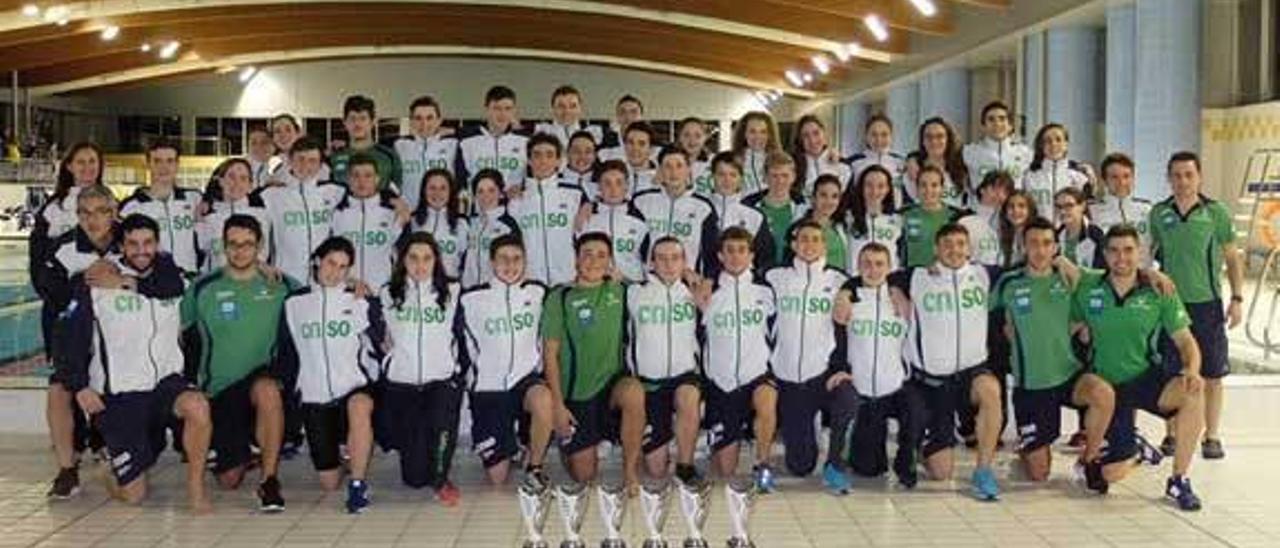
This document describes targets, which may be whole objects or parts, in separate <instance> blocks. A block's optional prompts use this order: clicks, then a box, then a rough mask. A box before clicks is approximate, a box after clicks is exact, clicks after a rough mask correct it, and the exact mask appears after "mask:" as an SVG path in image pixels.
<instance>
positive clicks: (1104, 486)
mask: <svg viewBox="0 0 1280 548" xmlns="http://www.w3.org/2000/svg"><path fill="white" fill-rule="evenodd" d="M1084 486H1085V487H1087V488H1088V489H1089V490H1090V491H1093V492H1095V493H1097V494H1099V495H1105V494H1107V491H1108V490H1110V489H1111V484H1109V483H1107V478H1105V477H1103V475H1102V461H1100V460H1091V461H1089V462H1086V463H1084Z"/></svg>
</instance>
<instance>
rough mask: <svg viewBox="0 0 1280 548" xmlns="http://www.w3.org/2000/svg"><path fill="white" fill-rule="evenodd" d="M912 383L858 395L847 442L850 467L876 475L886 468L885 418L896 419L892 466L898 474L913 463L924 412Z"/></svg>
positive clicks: (907, 469)
mask: <svg viewBox="0 0 1280 548" xmlns="http://www.w3.org/2000/svg"><path fill="white" fill-rule="evenodd" d="M916 388H917V387H916V386H915V385H913V384H910V383H909V384H906V385H903V387H902V388H900V389H898V391H897V392H894V393H892V394H889V395H885V396H881V397H879V398H862V399H861V403H860V404H859V407H858V418H857V420H855V421H854V427H853V440H852V442H851V443H850V449H849V452H850V453H851V455H850V456H851V457H852V458H850V459H849V461H848V464H849V465H850V469H851V470H853V472H854V473H856V474H858V475H862V476H878V475H880V474H883V473H885V471H887V470H888V469H889V459H888V455H887V454H886V450H885V445H886V443H888V433H889V428H888V426H889V419H894V420H896V421H898V451H897V456H896V457H895V458H894V469H895V470H896V471H897V472H898V473H899V474H900V475H907V474H909V473H910V471H911V470H912V468H913V467H914V465H915V461H914V459H915V453H916V446H917V445H919V442H920V431H921V430H922V425H921V423H920V420H921V419H922V418H923V417H924V415H925V410H924V401H923V400H921V399H920V394H919V393H918V392H917V391H916Z"/></svg>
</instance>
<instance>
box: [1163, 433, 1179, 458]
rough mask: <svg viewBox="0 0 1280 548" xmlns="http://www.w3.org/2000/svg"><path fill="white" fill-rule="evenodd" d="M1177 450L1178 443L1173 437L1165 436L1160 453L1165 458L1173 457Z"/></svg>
mask: <svg viewBox="0 0 1280 548" xmlns="http://www.w3.org/2000/svg"><path fill="white" fill-rule="evenodd" d="M1177 450H1178V442H1177V440H1174V439H1173V436H1165V437H1164V439H1163V440H1160V453H1161V454H1163V455H1164V456H1166V457H1172V456H1173V454H1174V453H1175V452H1177Z"/></svg>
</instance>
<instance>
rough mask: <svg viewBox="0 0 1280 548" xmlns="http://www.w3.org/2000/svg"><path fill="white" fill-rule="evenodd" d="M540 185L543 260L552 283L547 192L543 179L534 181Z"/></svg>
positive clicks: (539, 201)
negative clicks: (543, 185) (544, 189)
mask: <svg viewBox="0 0 1280 548" xmlns="http://www.w3.org/2000/svg"><path fill="white" fill-rule="evenodd" d="M534 183H535V184H536V185H537V186H538V224H539V226H540V228H542V262H543V264H544V265H546V267H547V285H551V283H552V279H551V248H550V247H549V245H550V244H548V243H547V240H549V239H550V236H551V233H550V230H551V229H550V228H548V227H547V199H546V194H544V193H543V192H542V181H534Z"/></svg>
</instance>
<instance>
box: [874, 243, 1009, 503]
mask: <svg viewBox="0 0 1280 548" xmlns="http://www.w3.org/2000/svg"><path fill="white" fill-rule="evenodd" d="M934 242H935V245H936V247H937V257H936V259H935V261H934V262H933V263H932V264H931V265H929V266H925V267H915V268H911V269H909V270H904V271H899V272H897V273H894V274H893V275H892V276H891V282H892V284H893V286H894V287H897V288H898V289H899V290H901V291H902V292H903V293H904V294H905V295H906V296H907V297H908V298H909V299H910V300H911V311H912V312H911V313H912V316H913V318H914V321H913V322H912V323H911V327H910V329H909V331H908V336H907V337H908V343H907V348H908V350H907V362H908V363H909V364H910V365H911V367H912V369H913V370H914V373H915V380H914V381H913V382H914V383H915V384H916V388H917V389H919V390H920V393H921V394H922V395H923V397H924V400H925V402H926V404H927V407H928V413H929V417H930V418H929V420H928V423H927V424H926V430H927V432H926V435H925V439H924V440H923V442H924V443H923V447H922V449H921V454H922V456H923V457H924V459H925V469H926V470H927V472H928V474H929V477H930V478H931V479H934V480H946V479H949V478H950V477H951V474H952V471H953V469H954V466H955V457H954V455H953V451H952V448H953V447H955V445H956V414H957V412H959V411H960V407H961V406H973V407H976V408H977V410H978V411H977V416H976V418H975V423H976V428H975V430H976V433H977V442H978V443H977V449H978V455H977V457H978V459H977V460H978V462H977V467H976V468H975V469H974V472H973V478H972V485H971V491H972V493H973V496H974V497H975V498H977V499H978V500H984V501H994V500H997V499H998V498H999V496H1000V486H999V484H998V483H997V482H996V477H995V471H994V468H993V466H994V464H995V453H996V443H997V442H998V441H999V437H1000V430H1001V427H1002V426H1003V424H1004V417H1003V416H1002V413H1001V401H1000V382H999V380H998V379H996V377H995V375H994V374H993V373H992V372H991V370H990V369H988V367H987V360H988V357H989V356H988V355H987V328H988V322H987V313H988V312H987V305H988V300H989V299H988V292H989V289H990V287H991V277H992V272H991V271H990V270H988V268H986V267H983V266H981V265H978V264H976V263H974V262H972V261H971V260H970V258H969V233H968V231H967V230H965V228H964V227H963V226H961V225H959V224H957V223H948V224H946V225H944V226H943V227H942V228H940V229H939V230H938V233H937V234H936V235H935V236H934Z"/></svg>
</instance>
